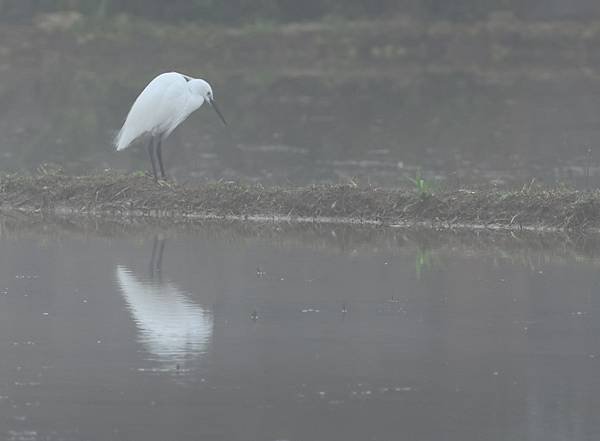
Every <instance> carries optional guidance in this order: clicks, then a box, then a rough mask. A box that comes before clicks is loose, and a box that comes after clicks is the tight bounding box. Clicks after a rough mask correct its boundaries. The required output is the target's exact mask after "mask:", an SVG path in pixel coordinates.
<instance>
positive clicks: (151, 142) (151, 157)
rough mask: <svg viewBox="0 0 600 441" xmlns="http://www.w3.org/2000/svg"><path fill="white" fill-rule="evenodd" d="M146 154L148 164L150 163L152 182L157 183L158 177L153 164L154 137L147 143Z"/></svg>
mask: <svg viewBox="0 0 600 441" xmlns="http://www.w3.org/2000/svg"><path fill="white" fill-rule="evenodd" d="M148 154H149V155H150V162H151V163H152V173H154V180H155V181H158V175H157V174H156V164H155V163H154V137H151V138H150V141H148Z"/></svg>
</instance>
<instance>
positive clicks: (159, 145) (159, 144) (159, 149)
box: [156, 137, 167, 179]
mask: <svg viewBox="0 0 600 441" xmlns="http://www.w3.org/2000/svg"><path fill="white" fill-rule="evenodd" d="M156 157H157V158H158V165H159V167H160V174H161V176H162V178H163V179H167V175H165V167H164V166H163V162H162V138H160V137H159V138H158V142H157V143H156Z"/></svg>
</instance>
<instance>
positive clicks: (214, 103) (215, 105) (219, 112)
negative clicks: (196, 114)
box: [208, 99, 227, 125]
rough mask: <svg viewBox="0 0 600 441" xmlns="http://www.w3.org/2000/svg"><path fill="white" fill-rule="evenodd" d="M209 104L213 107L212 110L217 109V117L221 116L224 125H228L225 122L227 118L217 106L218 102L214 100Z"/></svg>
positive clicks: (209, 101)
mask: <svg viewBox="0 0 600 441" xmlns="http://www.w3.org/2000/svg"><path fill="white" fill-rule="evenodd" d="M208 104H210V105H211V106H212V108H213V109H215V112H217V115H219V118H221V121H223V125H227V121H225V117H224V116H223V114H222V113H221V111H220V110H219V106H217V102H216V101H215V100H214V99H212V100H208Z"/></svg>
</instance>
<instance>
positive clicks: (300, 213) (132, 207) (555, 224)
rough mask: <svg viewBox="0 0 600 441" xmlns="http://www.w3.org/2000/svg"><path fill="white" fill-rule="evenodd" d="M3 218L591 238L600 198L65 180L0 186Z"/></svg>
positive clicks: (52, 177) (14, 180)
mask: <svg viewBox="0 0 600 441" xmlns="http://www.w3.org/2000/svg"><path fill="white" fill-rule="evenodd" d="M0 202H1V205H2V208H3V209H4V210H20V211H25V212H28V213H39V214H44V213H67V214H71V215H94V216H101V217H111V218H114V217H120V218H127V217H161V218H172V219H184V218H213V217H214V218H229V219H232V218H239V219H273V218H275V219H283V220H288V221H337V222H345V223H376V224H383V225H394V224H401V225H423V224H425V225H433V226H437V227H442V228H452V227H465V226H466V227H472V228H482V227H485V228H506V229H540V230H543V229H554V230H593V229H598V228H600V192H597V191H595V192H579V191H570V190H547V189H533V188H526V189H522V190H520V191H513V192H507V191H496V190H476V191H471V190H457V191H450V192H441V193H429V192H418V191H410V190H388V189H380V188H374V187H359V186H353V185H333V186H313V187H305V188H281V187H269V188H266V187H262V186H258V185H255V186H248V185H243V184H238V183H226V182H219V183H210V184H202V185H199V184H175V183H171V182H159V183H156V182H154V180H153V179H152V178H150V177H148V176H144V175H123V174H117V173H106V174H102V175H96V176H80V177H73V176H67V175H63V174H60V173H46V174H41V175H37V176H18V175H7V176H4V177H2V178H1V179H0Z"/></svg>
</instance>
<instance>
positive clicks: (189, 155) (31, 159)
mask: <svg viewBox="0 0 600 441" xmlns="http://www.w3.org/2000/svg"><path fill="white" fill-rule="evenodd" d="M586 23H587V22H573V23H571V22H567V23H562V24H561V22H559V23H554V22H548V23H538V24H533V25H531V26H530V25H526V24H524V23H521V22H511V21H509V22H508V24H506V25H504V26H507V28H506V29H507V30H506V31H505V32H499V33H498V34H495V33H493V32H492V31H490V32H492V34H491V35H490V34H489V33H488V32H487V31H485V32H483V31H481V26H484V29H488V28H487V27H486V26H490V29H495V27H494V26H496V28H497V27H498V26H497V25H494V23H487V22H486V23H484V24H483V25H481V24H480V25H479V27H475V28H471V27H469V26H468V25H464V24H463V25H461V26H462V27H461V26H458V25H457V26H458V27H456V28H453V27H452V26H450V27H449V29H450V30H449V31H448V32H449V33H448V35H445V34H443V32H442V31H443V29H446V28H448V24H444V23H441V24H440V23H437V24H436V23H432V24H430V25H428V27H426V28H424V30H423V31H422V32H417V33H416V34H415V33H414V32H413V33H411V32H409V30H410V29H412V27H413V26H418V24H411V23H410V22H407V23H406V24H405V25H401V24H398V25H395V24H394V22H391V24H390V23H387V24H386V23H381V24H378V23H377V22H376V23H374V24H372V25H371V27H366V28H364V27H361V26H353V25H349V26H347V27H342V28H341V30H340V29H338V27H336V26H335V25H334V24H321V25H316V26H315V25H313V27H312V28H311V26H310V25H307V26H305V28H302V26H299V27H298V26H296V27H292V28H290V29H287V28H284V29H283V30H282V31H281V32H278V31H276V30H271V31H269V29H266V30H262V31H260V30H255V31H252V32H251V31H249V30H248V29H246V31H245V32H246V33H245V34H244V33H243V32H244V31H243V30H239V29H229V30H220V31H215V32H216V34H214V35H213V34H212V33H211V32H212V31H210V32H208V31H207V33H206V34H202V33H200V34H199V32H200V31H199V30H198V29H196V28H190V29H186V28H184V29H183V30H181V29H179V27H177V28H176V29H173V28H166V29H164V28H162V27H161V26H160V25H159V24H156V23H154V24H148V26H147V27H142V28H141V29H137V28H135V27H134V28H133V30H132V29H130V28H131V25H123V28H124V29H126V31H125V30H123V29H121V30H119V28H118V27H116V28H114V27H111V26H108V25H107V26H108V27H107V28H106V29H105V28H103V27H101V28H94V27H92V28H91V29H89V30H88V29H86V28H85V27H83V28H78V30H73V31H72V32H66V33H46V32H44V31H41V30H40V29H37V28H35V27H33V28H32V27H27V26H23V27H18V26H9V25H8V24H6V23H4V24H0V36H1V37H2V38H0V40H1V41H2V44H1V45H0V56H2V59H1V60H0V157H1V158H2V162H1V164H0V171H6V170H10V171H22V170H24V169H25V170H35V169H36V168H37V167H38V166H39V164H40V163H43V162H54V163H56V164H58V165H59V166H61V167H63V168H64V169H65V170H66V171H67V172H71V173H91V172H102V171H103V170H104V169H106V168H115V169H119V170H124V171H138V170H147V169H148V167H149V161H148V157H147V152H146V149H145V148H144V146H141V145H138V146H133V147H131V148H130V149H127V150H125V151H124V152H120V153H118V154H117V153H116V152H114V149H113V147H112V141H113V139H114V136H115V134H116V133H117V131H118V130H119V129H120V127H121V125H122V123H123V121H124V119H125V116H126V114H127V111H128V109H129V108H130V106H131V104H132V103H133V101H134V99H135V97H136V96H137V95H138V94H139V93H140V91H141V90H142V89H143V87H144V86H145V85H146V84H147V83H148V82H149V81H150V80H151V79H152V78H153V77H154V76H155V75H157V74H158V73H161V72H165V71H172V70H176V71H180V72H184V73H187V74H189V75H192V76H198V77H202V78H205V79H207V80H208V81H209V82H210V83H211V84H212V85H213V87H214V90H215V94H216V97H217V99H218V101H219V102H220V106H221V107H222V110H223V112H224V114H225V116H226V117H227V120H228V121H229V123H230V124H229V126H228V127H227V128H223V127H222V125H221V123H220V122H219V120H218V118H217V117H216V115H215V114H214V113H213V112H212V111H211V110H210V109H207V108H202V109H200V110H199V111H198V112H196V113H194V114H193V115H192V116H191V117H190V118H189V119H188V120H187V121H185V123H183V124H182V126H181V127H180V128H179V129H177V130H176V131H175V132H174V133H173V135H172V136H171V137H170V138H169V139H168V140H167V142H166V143H165V151H164V160H165V165H166V167H167V169H168V172H169V175H170V176H171V177H173V178H176V179H178V180H180V181H189V180H197V181H205V180H218V179H225V180H242V181H245V182H260V183H261V184H265V185H268V184H284V185H308V184H314V183H332V182H333V183H337V182H347V181H348V180H350V179H354V180H357V181H359V182H361V183H363V184H369V183H371V184H374V185H379V186H390V187H398V186H407V185H408V186H410V185H412V184H411V181H410V179H414V178H415V177H416V175H417V174H418V173H421V174H422V175H423V176H424V177H425V178H426V179H428V180H429V181H431V182H434V183H435V184H436V186H439V187H442V188H443V187H450V188H456V187H460V186H463V185H495V186H516V185H518V186H522V185H523V184H525V183H527V184H529V183H530V182H531V180H532V179H535V181H536V182H544V183H546V184H550V185H556V184H565V183H566V184H567V185H573V186H577V187H579V188H586V187H597V186H598V185H600V148H599V146H600V130H599V127H600V116H599V115H600V75H599V74H598V72H600V60H599V59H598V56H597V47H598V43H596V40H594V39H591V40H590V38H591V37H590V36H595V35H596V33H597V32H596V29H597V25H596V24H594V23H593V22H592V23H587V24H586ZM112 26H117V25H112ZM386 26H387V27H386ZM553 26H554V27H555V28H554V27H553ZM313 28H314V29H313ZM194 29H195V30H194ZM199 29H200V30H202V29H203V28H202V27H200V28H199ZM303 29H304V30H303ZM311 29H313V30H311ZM407 29H408V30H407ZM436 29H438V30H439V29H442V31H440V32H442V35H441V36H437V37H435V35H437V34H436V32H437V31H436ZM453 29H454V30H453ZM474 29H475V30H474ZM477 29H479V31H478V32H479V33H475V34H472V33H473V32H475V31H477ZM500 29H504V28H503V27H502V26H500ZM540 29H542V31H543V30H544V29H546V31H544V32H545V33H544V32H542V36H541V37H540V36H538V34H537V33H539V32H541V31H540ZM573 29H574V30H575V31H573ZM240 32H242V33H241V34H240ZM336 32H339V34H338V33H336ZM515 32H517V34H518V36H520V37H518V36H515V34H514V33H515ZM519 32H520V33H519ZM536 32H537V33H536ZM428 33H431V35H434V36H433V37H431V38H428V37H425V36H424V35H426V34H428ZM172 34H174V35H172ZM236 35H237V36H236ZM561 36H562V37H561ZM520 38H521V39H522V41H521V39H520ZM594 38H595V37H594ZM213 39H214V41H213ZM211 42H212V43H211ZM212 44H214V45H215V46H212ZM386 54H387V55H386Z"/></svg>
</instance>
